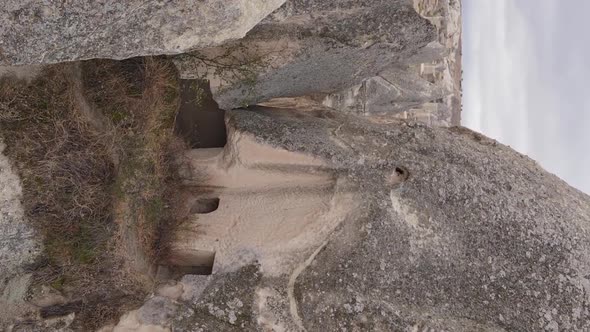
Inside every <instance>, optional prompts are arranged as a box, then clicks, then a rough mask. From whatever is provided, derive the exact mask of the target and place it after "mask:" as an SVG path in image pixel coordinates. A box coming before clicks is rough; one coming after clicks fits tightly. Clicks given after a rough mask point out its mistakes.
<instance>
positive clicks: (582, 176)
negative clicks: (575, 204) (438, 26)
mask: <svg viewBox="0 0 590 332" xmlns="http://www.w3.org/2000/svg"><path fill="white" fill-rule="evenodd" d="M589 13H590V0H567V1H564V0H463V113H462V122H463V123H462V124H463V125H464V126H467V127H470V128H472V129H475V130H477V131H480V132H482V133H484V134H486V135H488V136H491V137H493V138H495V139H497V140H498V141H500V142H502V143H504V144H507V145H510V146H512V147H513V148H515V149H516V150H518V151H520V152H522V153H525V154H527V155H529V156H530V157H531V158H533V159H535V160H537V161H539V163H540V164H541V165H542V166H543V167H544V168H545V169H547V170H548V171H550V172H552V173H555V174H557V175H558V176H559V177H561V178H562V179H564V180H566V181H567V182H568V183H569V184H571V185H572V186H574V187H577V188H578V189H580V190H582V191H584V192H586V193H588V194H590V29H589V28H588V14H589Z"/></svg>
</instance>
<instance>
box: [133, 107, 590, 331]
mask: <svg viewBox="0 0 590 332" xmlns="http://www.w3.org/2000/svg"><path fill="white" fill-rule="evenodd" d="M285 106H286V104H285V103H283V107H285ZM292 106H293V107H296V108H297V109H294V108H270V107H253V108H249V109H239V110H235V111H232V112H230V113H229V114H228V116H227V124H228V132H229V133H230V134H229V137H228V145H227V146H226V147H225V149H214V150H210V149H204V150H195V151H193V152H191V154H190V160H191V166H190V167H191V169H192V171H190V172H187V173H185V176H187V178H186V181H187V182H186V183H187V184H188V185H191V186H194V187H193V188H195V191H194V192H195V196H194V197H195V199H197V200H198V199H199V198H202V197H217V198H218V199H219V206H218V208H217V210H215V211H213V212H209V213H206V214H203V212H207V211H196V212H195V214H193V215H192V217H191V219H190V220H189V221H187V223H185V224H184V225H183V227H182V228H181V231H180V233H179V235H178V237H177V238H176V239H177V240H176V242H175V248H176V249H174V251H173V252H174V254H173V255H176V256H177V257H182V258H184V259H185V261H184V262H185V263H186V262H188V265H190V261H191V259H192V263H193V264H196V265H198V264H199V262H202V261H201V260H200V258H199V255H198V253H200V252H210V253H217V254H216V255H215V264H214V266H213V274H212V275H211V276H199V277H185V278H183V279H182V280H181V281H180V282H179V283H177V284H175V285H171V286H166V287H164V288H163V290H162V292H161V294H160V295H159V296H158V297H154V298H152V299H151V300H150V301H149V302H148V304H146V305H145V306H144V307H143V308H142V309H140V310H139V311H138V312H135V313H133V314H132V315H130V316H127V317H126V318H125V319H123V320H122V322H121V326H126V324H127V325H129V324H156V325H160V326H163V327H166V328H172V329H173V330H175V331H195V330H216V331H217V330H219V331H221V330H223V331H233V330H235V331H244V330H281V331H296V330H307V331H317V330H325V331H341V330H363V331H364V330H366V331H414V330H425V329H428V330H429V331H516V330H545V329H546V330H551V331H553V330H555V331H557V330H558V329H559V330H572V331H574V330H577V331H581V330H585V329H588V328H590V325H589V321H590V320H589V318H590V311H588V309H589V308H588V302H587V292H588V285H589V284H590V281H589V280H588V279H587V275H588V272H590V260H589V259H588V251H589V250H590V233H589V225H590V223H589V222H590V210H589V209H588V206H590V197H588V196H587V195H585V194H583V193H581V192H579V191H577V190H575V189H573V188H571V187H569V186H568V185H567V184H566V183H564V182H563V181H562V180H560V179H559V178H557V177H556V176H554V175H552V174H549V173H547V172H545V171H544V170H542V169H541V168H540V167H539V166H538V165H537V164H536V163H535V162H534V161H532V160H530V159H529V158H527V157H525V156H523V155H520V154H518V153H516V152H514V151H513V150H511V149H510V148H508V147H505V146H503V145H501V144H498V143H497V142H495V141H493V140H490V139H488V138H486V137H483V136H481V135H479V134H477V133H474V132H471V131H469V130H467V129H461V128H455V129H436V128H429V127H427V126H425V125H421V124H408V123H403V122H401V123H391V122H379V121H376V120H367V119H365V118H362V117H359V116H355V115H346V114H345V113H343V112H341V111H337V110H332V109H322V108H321V107H317V106H316V107H313V108H310V107H308V106H303V105H301V104H299V105H297V106H296V105H294V104H293V105H292ZM255 151H257V152H255ZM257 173H259V174H260V175H261V176H262V177H260V178H258V177H256V176H255V174H257ZM275 173H276V176H275V175H274V174H275ZM190 174H193V175H192V176H191V175H190ZM239 179H242V180H241V181H239ZM254 179H258V180H254ZM250 180H253V182H252V183H248V181H250ZM199 187H201V188H210V190H208V191H206V192H204V191H202V190H198V188H199ZM294 211H295V212H294ZM285 234H290V236H287V237H284V238H283V236H284V235H285ZM176 262H178V260H177V261H176ZM170 289H174V290H175V291H174V292H171V291H170ZM162 294H164V295H162ZM165 294H170V296H166V295H165ZM155 303H161V304H158V305H156V304H155ZM162 307H165V308H169V309H167V310H169V311H170V312H169V313H168V314H166V315H161V314H158V312H159V311H158V310H159V309H160V308H162ZM131 322H133V323H131ZM129 326H131V325H129Z"/></svg>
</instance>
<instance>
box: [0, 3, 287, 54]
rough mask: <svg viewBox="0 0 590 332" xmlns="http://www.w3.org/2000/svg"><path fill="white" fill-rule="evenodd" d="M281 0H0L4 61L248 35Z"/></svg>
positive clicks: (179, 49)
mask: <svg viewBox="0 0 590 332" xmlns="http://www.w3.org/2000/svg"><path fill="white" fill-rule="evenodd" d="M283 2H284V0H231V1H220V0H206V1H191V2H187V1H181V0H173V1H139V0H132V1H116V0H114V1H113V0H106V1H73V2H68V3H64V2H60V1H36V0H25V1H22V0H2V2H1V3H2V4H1V6H2V11H1V12H0V65H22V64H36V63H56V62H63V61H73V60H81V59H92V58H112V59H124V58H130V57H134V56H145V55H159V54H179V53H183V52H187V51H190V50H192V49H195V48H201V47H210V46H216V45H219V44H221V43H223V42H225V41H228V40H232V39H238V38H241V37H243V36H244V35H245V34H246V32H248V30H250V29H251V28H252V27H253V26H254V25H255V24H256V23H258V22H259V21H260V20H262V19H263V18H264V17H266V16H267V15H268V14H269V13H271V12H272V11H273V10H275V9H276V8H277V7H279V6H280V5H281V4H282V3H283Z"/></svg>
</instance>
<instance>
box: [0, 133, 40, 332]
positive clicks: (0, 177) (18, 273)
mask: <svg viewBox="0 0 590 332" xmlns="http://www.w3.org/2000/svg"><path fill="white" fill-rule="evenodd" d="M5 147H6V146H5V145H4V143H3V142H2V141H0V306H1V307H2V310H0V327H2V326H3V325H4V324H5V323H6V322H8V321H9V320H11V319H12V318H13V317H14V315H22V314H24V313H25V312H26V311H28V310H27V309H28V305H27V304H26V303H25V297H26V295H27V292H28V289H29V284H30V281H31V273H27V272H28V271H27V267H28V266H31V265H32V264H34V263H35V259H36V258H37V257H38V256H39V253H40V250H41V244H40V242H41V241H40V239H39V236H38V234H37V232H36V231H35V229H33V227H32V226H31V225H29V224H28V223H27V222H26V221H25V216H24V210H23V207H22V204H21V201H20V200H21V198H22V188H21V183H20V179H19V177H18V175H17V174H16V173H15V170H14V168H13V167H12V165H11V163H10V161H9V160H8V158H6V157H5V156H4V155H3V154H2V153H3V151H4V149H5Z"/></svg>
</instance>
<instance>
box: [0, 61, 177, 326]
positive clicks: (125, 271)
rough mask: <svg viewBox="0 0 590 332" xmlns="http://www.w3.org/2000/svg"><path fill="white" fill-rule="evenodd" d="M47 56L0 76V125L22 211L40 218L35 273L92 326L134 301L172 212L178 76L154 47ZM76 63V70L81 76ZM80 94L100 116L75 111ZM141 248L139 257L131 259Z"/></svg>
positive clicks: (36, 222)
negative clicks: (68, 59) (33, 71)
mask: <svg viewBox="0 0 590 332" xmlns="http://www.w3.org/2000/svg"><path fill="white" fill-rule="evenodd" d="M79 66H80V68H81V69H80V70H81V74H82V75H81V77H82V82H77V81H75V80H76V77H77V76H76V75H73V74H72V72H73V71H74V70H77V69H76V68H77V67H75V66H74V65H71V64H70V65H63V64H60V65H53V66H49V67H48V68H46V69H45V71H44V72H43V73H42V74H41V75H40V76H39V77H38V78H37V79H36V80H34V81H33V82H31V83H26V82H15V81H14V80H8V79H3V80H2V81H0V134H1V135H2V138H3V139H4V141H5V142H6V145H7V148H6V154H7V155H8V156H9V157H10V158H11V159H12V160H13V161H14V163H15V167H16V169H17V170H18V172H19V175H20V177H21V179H22V181H23V204H24V207H25V210H26V215H27V217H28V219H29V220H30V222H32V223H34V225H35V227H36V228H37V229H39V230H41V232H42V234H43V235H44V240H45V257H44V260H43V263H42V264H39V265H40V267H39V268H38V269H37V271H36V272H35V280H36V282H37V283H43V284H48V285H51V286H52V287H53V288H55V289H58V290H60V291H62V292H63V293H64V295H66V297H67V298H69V299H70V300H72V301H77V302H79V303H81V305H80V308H79V311H78V313H77V315H76V317H77V319H76V321H75V323H74V328H78V329H81V330H92V329H95V328H96V327H98V326H100V325H102V324H105V323H107V322H109V321H112V320H115V319H117V318H118V317H119V315H120V313H121V312H122V311H123V310H129V309H130V308H131V307H134V306H136V305H138V304H139V303H140V302H141V300H142V299H143V297H144V296H145V294H146V292H147V291H148V290H149V289H148V288H149V287H150V285H149V284H146V283H145V281H146V280H147V279H146V278H144V279H142V280H138V279H140V278H136V276H137V275H138V274H140V273H141V272H146V273H147V272H148V271H149V265H151V264H152V263H154V262H155V261H157V259H158V257H159V254H160V253H161V252H162V250H164V248H163V243H165V241H162V237H163V236H165V234H164V235H163V233H162V231H163V230H165V229H166V228H167V227H166V225H167V224H168V223H169V222H172V221H174V218H175V217H176V215H175V214H174V211H175V209H174V208H173V204H174V202H171V201H170V197H173V196H172V195H171V193H173V192H175V190H176V189H175V187H176V183H177V179H176V177H175V175H174V174H175V172H174V167H173V163H172V162H171V160H172V158H173V155H174V153H175V152H177V151H179V150H180V149H183V148H184V145H183V144H182V143H180V142H179V140H177V139H176V137H175V136H174V134H173V126H174V120H175V116H176V111H177V106H178V105H177V104H178V82H177V78H176V73H175V71H174V69H173V67H172V66H171V64H170V63H169V62H167V61H165V60H163V59H156V58H143V59H133V60H126V61H110V60H92V61H85V62H83V63H81V64H80V65H79ZM79 76H80V75H78V77H79ZM80 95H84V96H85V97H86V99H87V100H89V101H90V103H89V105H90V106H91V108H92V111H93V112H94V113H96V116H98V117H100V118H101V119H103V120H104V122H105V123H106V126H104V127H101V128H96V127H94V126H93V124H92V123H93V121H91V120H89V119H87V118H85V116H87V114H86V115H85V113H84V112H82V111H81V109H82V108H83V105H81V102H80V99H79V96H80ZM138 257H141V258H142V259H141V260H140V262H141V263H142V264H143V265H144V266H143V267H145V269H143V270H142V266H137V265H134V263H132V262H136V261H137V258H138Z"/></svg>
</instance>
